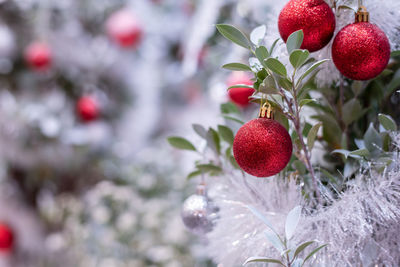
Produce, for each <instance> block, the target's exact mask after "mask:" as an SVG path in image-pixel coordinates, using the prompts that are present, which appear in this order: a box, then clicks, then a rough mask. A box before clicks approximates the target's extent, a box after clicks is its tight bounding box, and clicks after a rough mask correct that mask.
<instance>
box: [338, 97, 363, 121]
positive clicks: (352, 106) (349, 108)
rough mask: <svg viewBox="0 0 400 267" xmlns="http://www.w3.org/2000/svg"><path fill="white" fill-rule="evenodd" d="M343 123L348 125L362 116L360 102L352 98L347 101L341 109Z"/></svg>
mask: <svg viewBox="0 0 400 267" xmlns="http://www.w3.org/2000/svg"><path fill="white" fill-rule="evenodd" d="M342 113H343V122H344V123H345V124H346V125H350V123H352V122H353V121H355V120H357V119H359V118H360V117H361V116H362V115H363V114H364V112H363V110H362V107H361V104H360V101H358V100H357V99H355V98H353V99H351V100H349V101H347V102H346V103H345V104H344V105H343V108H342Z"/></svg>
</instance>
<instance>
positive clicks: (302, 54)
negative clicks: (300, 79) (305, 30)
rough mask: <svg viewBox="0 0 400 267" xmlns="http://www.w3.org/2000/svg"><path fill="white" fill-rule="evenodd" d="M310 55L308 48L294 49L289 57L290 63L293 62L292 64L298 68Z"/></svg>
mask: <svg viewBox="0 0 400 267" xmlns="http://www.w3.org/2000/svg"><path fill="white" fill-rule="evenodd" d="M309 56H310V52H308V50H300V49H296V50H293V52H292V53H291V54H290V57H289V60H290V64H292V66H293V67H294V68H295V69H297V68H298V67H300V66H301V65H303V64H304V63H305V62H306V61H307V59H308V57H309Z"/></svg>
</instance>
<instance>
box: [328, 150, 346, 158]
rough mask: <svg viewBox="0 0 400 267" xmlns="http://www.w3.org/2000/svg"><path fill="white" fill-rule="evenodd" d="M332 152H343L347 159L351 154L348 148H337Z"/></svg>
mask: <svg viewBox="0 0 400 267" xmlns="http://www.w3.org/2000/svg"><path fill="white" fill-rule="evenodd" d="M331 153H332V154H334V153H337V154H342V155H343V156H344V157H345V158H346V159H347V157H348V156H349V155H350V151H348V150H346V149H335V150H333V151H332V152H331Z"/></svg>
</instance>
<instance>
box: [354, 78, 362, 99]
mask: <svg viewBox="0 0 400 267" xmlns="http://www.w3.org/2000/svg"><path fill="white" fill-rule="evenodd" d="M362 89H363V82H362V81H353V83H352V84H351V90H352V91H353V93H354V95H355V96H356V97H357V96H358V95H359V94H360V93H361V91H362Z"/></svg>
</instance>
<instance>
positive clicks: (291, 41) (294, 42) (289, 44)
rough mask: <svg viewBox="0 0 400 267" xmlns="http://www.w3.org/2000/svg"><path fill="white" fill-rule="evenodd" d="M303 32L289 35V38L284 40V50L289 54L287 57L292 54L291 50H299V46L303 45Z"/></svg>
mask: <svg viewBox="0 0 400 267" xmlns="http://www.w3.org/2000/svg"><path fill="white" fill-rule="evenodd" d="M303 38H304V34H303V30H298V31H295V32H294V33H292V34H291V35H289V37H288V38H287V40H286V48H287V51H288V53H289V55H290V54H291V53H292V51H293V50H295V49H299V48H300V46H301V44H302V43H303Z"/></svg>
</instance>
